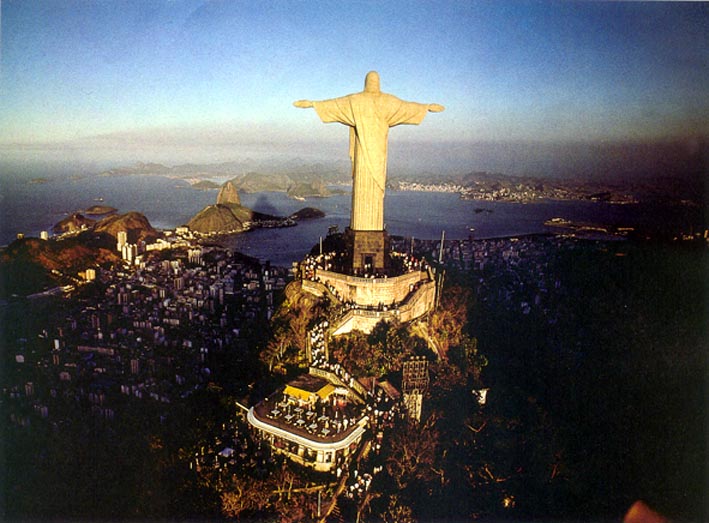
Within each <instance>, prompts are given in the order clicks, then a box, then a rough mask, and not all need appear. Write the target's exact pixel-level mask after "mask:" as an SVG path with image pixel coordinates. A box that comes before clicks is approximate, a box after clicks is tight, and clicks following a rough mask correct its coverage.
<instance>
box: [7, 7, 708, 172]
mask: <svg viewBox="0 0 709 523" xmlns="http://www.w3.org/2000/svg"><path fill="white" fill-rule="evenodd" d="M0 15H1V19H0V24H1V30H2V32H1V33H0V40H1V44H2V46H1V52H2V55H1V57H0V146H2V147H3V149H4V150H5V151H6V153H9V152H12V151H20V152H19V153H17V154H26V153H27V152H28V151H31V152H32V154H36V155H41V154H53V155H55V156H61V155H72V154H74V155H89V156H90V155H92V154H95V155H101V154H108V155H109V156H110V155H113V156H115V157H116V158H119V157H125V159H126V160H128V159H132V160H162V161H166V159H169V158H170V157H174V158H175V160H176V161H189V160H195V161H204V160H210V159H217V158H218V159H230V158H229V157H230V156H231V157H234V158H237V157H238V156H239V155H240V154H247V152H251V153H253V151H255V150H259V151H261V152H262V153H263V154H270V153H276V152H281V153H285V154H296V153H302V155H304V156H307V155H308V154H315V155H316V154H317V151H318V144H321V145H322V144H325V145H327V147H326V146H325V145H322V147H323V150H325V149H328V147H332V146H333V144H338V143H339V142H342V141H344V142H346V140H347V133H346V129H344V128H341V129H338V128H337V127H340V126H335V125H328V126H326V125H324V124H322V123H320V122H319V120H318V119H317V116H316V115H315V113H314V112H313V111H312V110H310V111H305V110H299V109H296V108H294V107H293V106H292V102H293V101H294V100H296V99H300V98H310V99H315V100H317V99H325V98H331V97H335V96H340V95H344V94H347V93H351V92H355V91H359V90H361V89H362V84H363V80H364V76H365V74H366V73H367V71H369V70H372V69H374V70H377V71H379V73H380V75H381V79H382V89H383V90H384V91H387V92H390V93H392V94H395V95H397V96H399V97H401V98H404V99H408V100H414V101H419V102H426V103H428V102H436V103H441V104H443V105H445V106H446V108H447V109H446V111H445V112H444V113H440V114H430V115H429V116H428V117H427V118H426V120H425V121H424V122H423V124H422V125H421V126H419V127H410V126H402V127H399V128H397V129H395V130H393V131H392V140H394V141H397V140H398V141H400V142H412V143H413V142H417V141H421V142H426V143H450V142H457V143H459V144H460V143H485V142H495V143H499V142H506V141H509V142H541V143H559V142H575V141H603V142H617V141H641V142H643V141H653V140H665V139H679V140H692V139H696V138H697V137H701V136H704V135H706V132H707V127H708V123H707V122H708V121H709V101H708V100H709V97H708V96H707V87H708V86H709V81H708V80H709V67H708V63H707V61H708V57H709V45H708V44H709V7H708V5H707V4H705V3H698V2H697V3H695V2H692V3H685V4H680V3H674V2H671V3H658V2H647V3H646V2H630V3H618V2H590V3H577V2H562V3H552V2H519V1H515V2H504V1H500V2H498V1H495V2H492V1H491V2H474V1H473V2H468V1H462V0H460V1H450V2H446V1H436V2H422V1H421V2H417V1H413V2H411V1H408V2H383V1H376V2H338V1H332V2H313V1H307V2H295V1H286V0H282V1H277V2H268V1H254V2H247V1H231V2H222V1H204V0H200V1H196V0H193V1H182V0H161V1H150V0H140V1H118V0H116V1H89V0H82V1H80V2H72V1H68V0H62V1H51V0H43V1H37V2H35V1H27V0H4V1H3V2H2V4H1V11H0ZM336 149H337V151H338V153H339V152H341V151H340V149H339V148H337V147H336ZM328 150H329V149H328ZM334 150H335V149H333V151H334ZM342 150H346V143H345V144H344V145H343V146H342ZM107 151H108V152H107ZM333 154H337V153H333ZM178 157H179V158H178Z"/></svg>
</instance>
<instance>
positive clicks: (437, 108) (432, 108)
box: [428, 104, 445, 113]
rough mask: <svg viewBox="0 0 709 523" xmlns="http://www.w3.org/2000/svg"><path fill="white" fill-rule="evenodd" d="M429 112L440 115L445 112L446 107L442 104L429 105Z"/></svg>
mask: <svg viewBox="0 0 709 523" xmlns="http://www.w3.org/2000/svg"><path fill="white" fill-rule="evenodd" d="M428 110H429V112H431V113H440V112H441V111H444V110H445V107H443V106H442V105H440V104H428Z"/></svg>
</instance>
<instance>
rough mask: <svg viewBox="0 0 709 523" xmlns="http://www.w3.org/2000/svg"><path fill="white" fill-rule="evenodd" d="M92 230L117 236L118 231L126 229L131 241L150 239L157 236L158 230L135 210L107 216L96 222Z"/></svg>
mask: <svg viewBox="0 0 709 523" xmlns="http://www.w3.org/2000/svg"><path fill="white" fill-rule="evenodd" d="M94 230H95V231H96V232H105V233H107V234H110V235H111V236H113V237H114V238H115V237H117V236H118V231H126V232H127V233H128V241H129V242H131V243H135V242H138V241H140V240H152V239H155V238H157V237H158V236H159V233H158V231H156V230H155V229H153V227H152V226H151V225H150V222H149V221H148V219H147V218H146V217H145V216H144V215H142V214H140V213H139V212H135V211H132V212H128V213H125V214H115V215H112V216H107V217H106V218H104V219H103V220H101V221H99V222H98V223H97V224H96V226H95V227H94Z"/></svg>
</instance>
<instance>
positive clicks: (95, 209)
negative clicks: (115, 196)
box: [84, 205, 118, 216]
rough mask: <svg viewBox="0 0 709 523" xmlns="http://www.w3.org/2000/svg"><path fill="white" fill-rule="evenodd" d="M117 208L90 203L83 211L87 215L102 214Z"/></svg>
mask: <svg viewBox="0 0 709 523" xmlns="http://www.w3.org/2000/svg"><path fill="white" fill-rule="evenodd" d="M117 210H118V209H116V208H115V207H109V206H108V205H92V206H91V207H89V208H88V209H86V210H85V211H84V214H85V215H87V216H103V215H104V214H112V213H114V212H116V211H117Z"/></svg>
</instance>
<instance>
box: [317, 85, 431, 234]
mask: <svg viewBox="0 0 709 523" xmlns="http://www.w3.org/2000/svg"><path fill="white" fill-rule="evenodd" d="M313 106H314V108H315V110H316V111H317V113H318V116H319V117H320V119H321V120H322V121H323V122H324V123H332V122H338V123H341V124H344V125H348V126H349V127H350V159H351V160H352V177H353V183H352V215H351V219H350V228H351V229H352V230H355V231H382V230H384V187H385V185H386V170H387V138H388V135H389V128H390V127H393V126H395V125H401V124H412V125H418V124H420V123H421V121H422V120H423V119H424V117H425V116H426V113H427V111H428V105H427V104H420V103H416V102H406V101H404V100H400V99H399V98H397V97H396V96H393V95H390V94H386V93H382V92H368V91H363V92H361V93H355V94H350V95H348V96H343V97H340V98H333V99H331V100H323V101H321V102H313Z"/></svg>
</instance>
